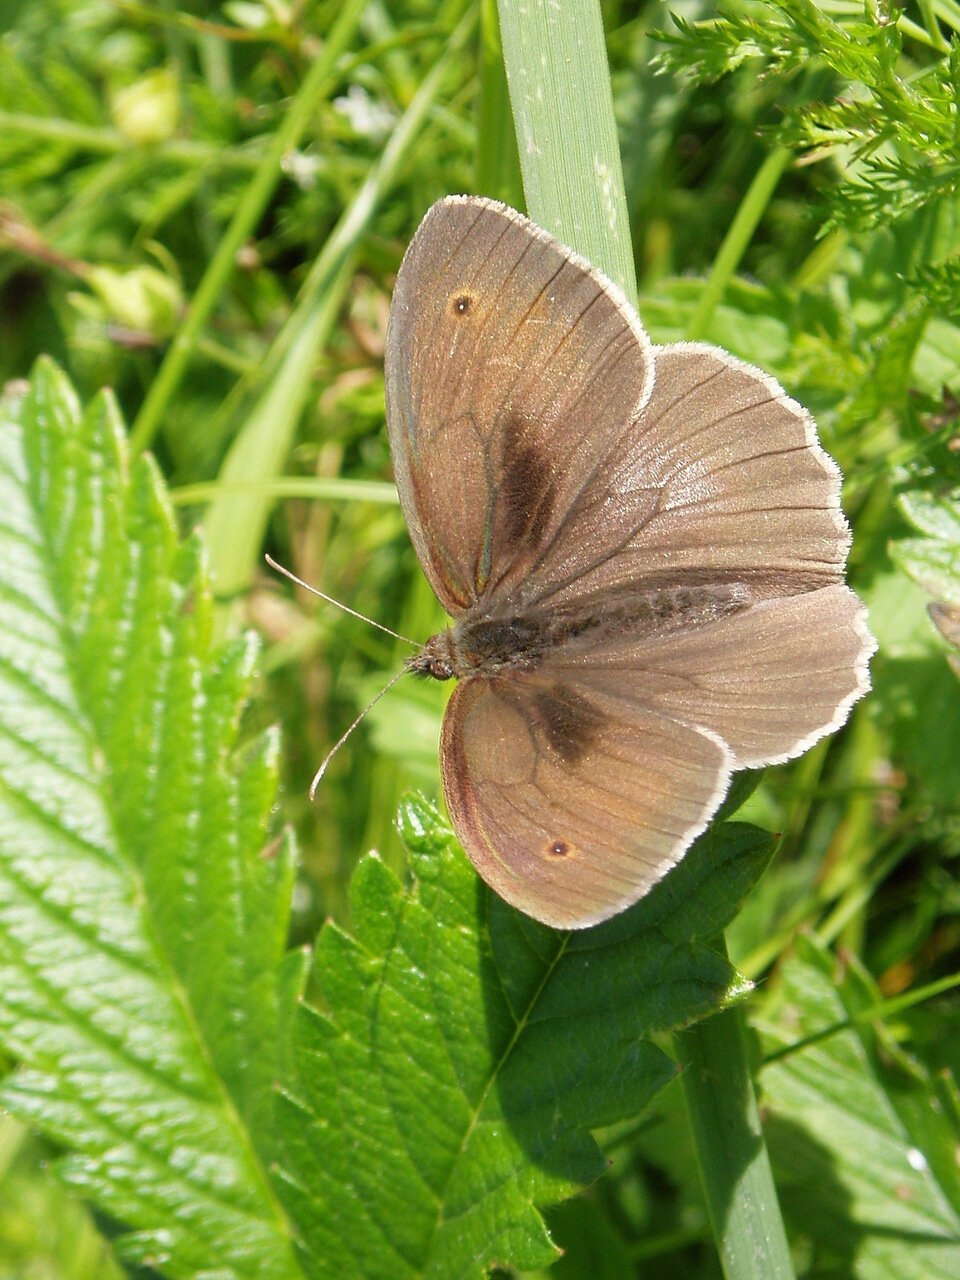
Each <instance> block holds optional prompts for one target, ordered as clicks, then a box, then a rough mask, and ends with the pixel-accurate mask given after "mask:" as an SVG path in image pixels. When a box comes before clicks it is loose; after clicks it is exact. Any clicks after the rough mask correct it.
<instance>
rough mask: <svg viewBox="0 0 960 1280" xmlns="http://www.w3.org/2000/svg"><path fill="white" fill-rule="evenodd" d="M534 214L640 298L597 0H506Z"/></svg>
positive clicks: (507, 56) (515, 103)
mask: <svg viewBox="0 0 960 1280" xmlns="http://www.w3.org/2000/svg"><path fill="white" fill-rule="evenodd" d="M498 8H499V12H500V34H501V38H502V41H503V59H504V64H505V66H506V68H507V83H508V84H509V86H510V103H511V106H512V108H513V120H514V127H515V129H516V134H517V146H518V149H519V152H520V168H521V171H522V173H523V189H524V192H525V193H526V197H527V212H528V213H529V214H530V217H531V218H533V220H534V221H535V222H538V223H540V225H541V226H543V227H546V228H547V230H548V231H551V232H552V233H553V234H554V235H555V236H556V237H557V238H558V239H559V240H562V241H563V243H564V244H568V245H570V246H571V247H572V248H574V249H577V250H578V251H579V252H580V253H582V254H583V255H584V257H585V258H588V259H589V260H590V261H591V262H592V263H593V264H594V266H597V267H599V268H600V269H601V270H602V271H605V272H606V273H607V275H608V276H609V277H610V278H611V280H615V281H616V283H617V284H619V285H620V287H621V288H622V289H623V291H624V292H625V293H626V295H627V297H628V298H635V297H636V294H637V284H636V272H635V270H634V265H633V250H632V248H631V244H630V224H629V221H628V217H627V199H626V195H625V194H624V189H623V169H622V166H621V164H620V148H619V144H618V142H617V126H616V121H615V120H614V116H613V96H612V94H611V91H610V69H609V66H608V63H607V51H606V45H605V43H604V36H603V23H602V21H601V17H600V6H599V5H598V4H597V3H596V0H564V3H563V4H556V3H553V2H552V0H524V2H523V3H518V2H517V0H500V4H499V6H498Z"/></svg>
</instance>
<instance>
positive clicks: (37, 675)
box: [0, 362, 297, 1278]
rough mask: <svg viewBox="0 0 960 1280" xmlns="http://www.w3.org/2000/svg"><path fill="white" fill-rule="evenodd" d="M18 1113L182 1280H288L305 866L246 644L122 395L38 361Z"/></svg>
mask: <svg viewBox="0 0 960 1280" xmlns="http://www.w3.org/2000/svg"><path fill="white" fill-rule="evenodd" d="M0 511H2V516H0V563H2V564H3V584H2V587H0V637H2V639H0V1039H2V1043H3V1045H4V1047H5V1049H6V1051H7V1052H8V1053H9V1054H11V1055H12V1056H14V1057H15V1058H16V1059H18V1061H19V1066H18V1067H17V1069H16V1071H14V1073H13V1074H12V1075H10V1076H9V1077H8V1078H7V1079H6V1081H5V1082H4V1085H3V1088H2V1092H0V1100H2V1102H3V1104H4V1105H5V1106H7V1107H9V1108H10V1109H11V1110H12V1111H13V1112H15V1113H16V1114H18V1115H19V1116H21V1117H22V1118H24V1119H26V1120H29V1121H30V1123H32V1124H33V1125H35V1126H36V1127H37V1128H39V1129H41V1130H43V1131H44V1132H45V1133H47V1134H48V1135H50V1136H51V1137H52V1138H54V1139H55V1140H57V1141H58V1142H60V1143H61V1144H63V1145H64V1146H65V1147H66V1148H67V1154H66V1155H65V1157H64V1158H63V1160H62V1161H61V1163H60V1166H59V1168H60V1173H61V1175H62V1176H63V1177H64V1178H65V1179H66V1180H67V1181H68V1182H69V1183H70V1184H71V1185H72V1186H74V1187H75V1188H76V1189H78V1190H80V1191H81V1192H83V1194H84V1195H86V1196H88V1197H89V1198H90V1199H92V1200H93V1201H94V1203H95V1204H97V1205H98V1206H99V1207H100V1208H101V1210H103V1211H105V1212H106V1213H108V1214H109V1215H110V1216H111V1217H112V1218H114V1219H116V1220H117V1221H118V1222H120V1223H123V1224H125V1227H126V1228H127V1229H126V1230H125V1231H124V1232H122V1233H121V1234H120V1236H119V1238H118V1240H117V1241H116V1248H117V1250H118V1252H119V1253H120V1255H121V1256H123V1257H124V1258H126V1259H127V1260H128V1261H130V1262H132V1263H142V1264H149V1265H151V1266H154V1267H156V1268H158V1269H161V1270H163V1272H164V1273H165V1274H167V1275H170V1276H193V1275H196V1274H198V1273H200V1272H209V1273H210V1274H216V1275H218V1276H223V1277H238V1278H239V1277H244V1276H258V1277H264V1276H269V1277H277V1278H280V1277H290V1276H295V1275H296V1274H297V1268H296V1265H295V1262H294V1260H293V1255H292V1252H291V1249H290V1245H289V1239H288V1233H287V1228H286V1223H285V1220H284V1218H283V1215H282V1212H281V1210H280V1208H279V1206H278V1204H277V1202H276V1200H275V1198H274V1196H273V1194H272V1191H271V1188H270V1184H269V1182H268V1180H267V1178H266V1175H265V1172H264V1166H265V1162H266V1161H267V1160H268V1159H269V1158H270V1146H269V1143H270V1138H271V1134H272V1128H271V1126H270V1124H269V1123H267V1120H268V1116H269V1111H270V1107H271V1105H272V1103H271V1093H270V1089H271V1085H272V1084H273V1081H274V1079H275V1071H276V1065H277V1051H278V1050H277V1028H278V1021H279V1019H280V1017H281V1010H280V1009H279V1008H278V1000H277V996H276V991H277V989H278V968H279V966H280V963H281V959H282V952H283V945H284V940H285V932H286V904H287V900H288V896H289V887H290V876H291V865H292V859H291V851H290V849H289V848H288V847H287V845H286V844H285V843H281V845H280V847H279V848H278V849H277V850H276V851H274V854H273V856H272V857H271V858H262V857H260V856H259V848H260V844H261V843H262V832H263V828H264V821H265V817H266V813H267V811H268V809H269V806H270V805H271V803H272V800H273V794H274V789H275V777H274V756H275V753H276V744H275V742H274V740H273V739H272V738H270V737H268V738H265V739H262V740H261V741H259V742H258V743H255V744H253V745H252V746H251V747H250V748H249V749H248V750H247V751H246V752H245V753H244V755H243V758H242V759H241V760H240V761H239V762H237V761H233V762H231V759H230V753H231V751H232V750H233V748H234V746H235V738H236V728H237V717H238V714H239V708H240V705H241V700H242V698H243V696H244V693H245V690H246V687H247V682H248V680H249V678H250V672H251V664H252V658H253V650H252V648H251V646H250V644H249V643H247V642H246V641H244V642H241V643H238V644H235V645H233V646H232V647H230V648H228V649H225V650H222V651H220V652H219V653H212V652H211V651H210V638H209V637H210V627H209V622H210V601H209V598H208V596H207V593H206V589H205V586H204V584H203V579H202V574H201V573H200V572H199V557H198V553H197V548H196V546H195V544H192V543H188V544H187V545H186V546H180V545H179V544H178V542H177V539H176V536H175V533H174V528H173V524H172V521H171V518H170V514H169V511H168V508H167V506H166V501H165V498H164V495H163V492H162V488H161V485H160V483H159V480H158V477H157V473H156V470H155V468H154V467H153V466H152V464H151V463H150V462H149V461H146V460H143V461H140V462H138V463H137V464H136V466H135V467H134V468H133V471H132V473H131V474H128V464H127V458H126V455H125V450H124V441H123V435H122V432H121V429H120V424H119V422H118V418H117V414H116V410H115V408H114V406H113V403H112V401H111V400H110V399H109V397H106V396H102V397H100V398H99V399H98V400H97V401H95V402H94V403H93V404H92V405H91V406H90V408H89V409H88V410H87V412H86V413H84V414H81V412H80V409H79V406H78V404H77V402H76V399H75V397H74V395H73V392H72V390H71V388H70V387H69V385H68V384H67V382H66V380H65V379H64V378H63V376H62V374H60V373H59V372H58V371H57V370H56V368H54V367H53V366H52V365H51V364H49V363H46V362H43V363H40V364H39V365H38V366H37V368H36V370H35V372H34V375H33V378H32V382H31V387H30V391H29V394H28V395H27V396H26V398H25V399H24V400H23V401H22V402H21V403H20V404H16V403H14V402H11V401H7V402H5V403H4V405H3V421H2V422H0Z"/></svg>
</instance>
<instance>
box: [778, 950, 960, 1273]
mask: <svg viewBox="0 0 960 1280" xmlns="http://www.w3.org/2000/svg"><path fill="white" fill-rule="evenodd" d="M782 977H783V983H784V991H783V999H784V1001H785V1004H786V1007H785V1010H783V1011H782V1012H785V1013H786V1014H787V1017H785V1018H781V1019H780V1020H779V1026H778V1028H777V1029H776V1030H774V1029H773V1028H771V1027H767V1028H766V1029H765V1032H766V1045H767V1049H768V1051H770V1050H771V1049H772V1048H777V1049H782V1048H783V1047H784V1046H785V1045H786V1044H787V1043H788V1033H787V1031H786V1030H785V1028H786V1027H787V1026H789V1027H790V1028H791V1030H790V1036H791V1038H792V1041H794V1042H795V1041H801V1040H805V1039H806V1038H807V1037H815V1036H817V1034H818V1033H819V1032H822V1031H824V1030H825V1029H827V1028H831V1027H835V1026H836V1025H837V1024H839V1023H843V1022H844V1021H845V1020H846V1019H847V1018H848V1017H850V1016H852V1015H853V1014H855V1013H856V1012H858V1011H859V1006H860V1004H861V1000H860V998H859V993H858V991H857V990H856V985H857V984H856V980H854V981H853V982H851V980H850V979H849V978H847V979H845V978H844V977H843V975H842V974H838V972H837V962H836V960H835V958H833V957H832V956H831V955H830V954H829V953H828V952H826V951H824V950H822V949H820V948H819V947H818V946H816V945H815V944H814V943H813V942H811V941H810V940H805V939H800V941H799V945H798V956H797V958H796V959H794V960H791V961H790V962H789V963H788V964H787V965H786V966H785V968H784V972H783V975H782ZM868 1035H869V1033H868V1031H867V1029H866V1028H865V1027H853V1026H851V1027H849V1028H848V1029H844V1030H839V1031H836V1032H834V1034H831V1035H829V1036H827V1037H826V1038H824V1039H821V1040H817V1041H814V1042H811V1043H809V1044H807V1045H806V1046H805V1047H800V1048H798V1049H797V1050H796V1051H795V1052H792V1053H790V1054H788V1055H787V1056H784V1057H783V1058H781V1059H779V1060H777V1061H774V1062H772V1063H770V1064H769V1065H767V1066H766V1067H765V1068H764V1069H763V1071H762V1073H761V1077H760V1082H761V1086H762V1090H763V1096H764V1109H765V1113H766V1122H765V1131H766V1134H767V1143H768V1146H769V1148H770V1153H771V1156H772V1159H773V1162H774V1168H775V1169H776V1170H777V1172H778V1185H779V1187H780V1190H781V1195H782V1199H783V1202H784V1207H785V1209H786V1210H787V1212H788V1215H789V1216H790V1217H791V1218H793V1220H794V1222H795V1223H796V1224H797V1226H798V1228H799V1230H800V1231H802V1233H803V1234H804V1236H805V1237H806V1238H807V1240H808V1242H809V1247H810V1248H811V1249H812V1251H813V1255H814V1271H815V1272H816V1274H823V1275H827V1274H831V1275H843V1276H848V1277H852V1278H855V1280H889V1278H890V1277H891V1276H896V1277H898V1280H952V1278H953V1277H955V1276H956V1275H958V1274H960V1214H958V1212H957V1209H956V1208H955V1207H954V1206H953V1205H952V1204H951V1202H950V1199H949V1196H948V1194H947V1193H946V1192H945V1190H944V1188H943V1187H942V1186H941V1185H940V1184H939V1183H938V1181H937V1178H936V1176H935V1173H934V1172H933V1170H932V1169H931V1167H930V1165H929V1164H928V1162H927V1159H926V1157H925V1156H924V1154H923V1153H922V1152H921V1151H920V1150H919V1148H918V1147H917V1146H916V1145H915V1142H914V1140H913V1138H912V1135H911V1133H910V1131H909V1129H908V1128H907V1126H906V1125H905V1124H904V1122H903V1120H902V1119H901V1116H900V1114H899V1113H898V1108H897V1106H896V1105H895V1104H894V1102H893V1100H892V1098H891V1095H890V1093H889V1090H888V1088H887V1087H886V1086H885V1083H884V1081H883V1079H882V1078H881V1076H880V1075H879V1073H878V1071H877V1069H876V1066H875V1064H874V1062H873V1061H872V1056H871V1053H870V1052H869V1049H868V1047H867V1044H866V1040H865V1037H867V1036H868ZM929 1120H930V1122H931V1123H933V1122H934V1117H933V1116H930V1117H929ZM939 1126H940V1128H941V1129H942V1130H943V1131H944V1138H945V1140H946V1141H947V1142H948V1143H949V1144H950V1145H952V1146H953V1147H954V1149H955V1147H956V1141H957V1134H956V1133H955V1132H954V1133H952V1134H951V1133H950V1131H949V1121H948V1119H947V1118H946V1116H945V1115H943V1114H941V1116H940V1120H939Z"/></svg>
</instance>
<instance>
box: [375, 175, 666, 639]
mask: <svg viewBox="0 0 960 1280" xmlns="http://www.w3.org/2000/svg"><path fill="white" fill-rule="evenodd" d="M650 350H651V348H650V342H649V339H648V338H647V336H646V334H645V333H644V330H643V328H642V326H641V324H640V321H639V319H638V318H637V316H636V314H635V312H634V311H633V310H632V309H631V308H630V307H629V306H628V305H627V303H626V300H625V299H624V298H623V296H622V295H621V294H620V292H619V290H617V289H616V287H615V286H614V285H612V284H611V283H610V282H609V281H607V280H605V279H604V278H603V277H602V276H600V275H599V273H597V272H596V271H594V270H593V268H591V267H590V266H589V264H588V263H586V262H585V261H584V260H583V259H581V258H579V257H577V255H576V254H573V253H572V252H571V251H570V250H568V249H565V248H563V246H561V245H560V244H558V243H557V241H555V240H554V239H553V237H552V236H549V235H548V234H547V233H546V232H544V231H542V230H541V229H540V228H539V227H536V226H534V224H533V223H531V222H529V221H528V220H527V219H526V218H523V217H522V216H521V215H520V214H518V213H516V212H515V211H514V210H513V209H509V208H507V207H506V206H505V205H500V204H497V203H496V202H495V201H491V200H482V199H475V198H470V197H451V198H449V199H446V200H441V201H440V202H439V203H438V204H436V205H434V206H433V207H432V208H431V209H430V210H429V211H428V213H427V215H426V217H425V218H424V219H423V222H422V223H421V225H420V228H419V230H418V231H417V234H416V235H415V236H414V239H413V241H412V242H411V244H410V247H409V249H408V250H407V253H406V255H405V257H404V260H403V263H402V265H401V267H400V273H399V276H398V278H397V284H396V288H395V290H394V296H393V303H392V307H391V316H390V324H389V328H388V332H387V345H386V353H385V362H384V363H385V380H386V403H387V426H388V431H389V435H390V447H391V451H392V454H393V461H394V471H395V474H396V480H397V487H398V489H399V492H400V500H401V504H402V506H403V512H404V516H405V517H406V521H407V525H408V527H409V529H410V535H411V538H412V540H413V544H414V547H415V549H416V551H417V554H418V556H419V558H420V562H421V564H422V565H423V568H424V571H425V572H426V574H427V577H428V578H429V579H430V582H431V585H432V586H433V589H434V591H435V592H436V594H437V596H438V597H439V599H440V602H441V603H442V604H443V606H444V607H445V608H446V610H447V611H448V612H449V613H451V614H452V615H453V616H455V617H458V616H460V615H461V614H463V613H464V612H465V611H466V610H467V609H469V608H470V607H471V606H475V607H482V606H483V603H484V602H485V601H489V600H491V599H494V598H497V597H502V596H503V595H504V594H505V593H506V592H508V591H509V589H510V584H512V583H517V582H521V581H523V580H524V578H525V576H526V572H527V566H529V565H531V564H533V563H534V562H536V561H537V560H538V559H539V558H540V557H542V556H544V555H547V554H549V552H548V548H549V543H550V539H551V537H552V536H553V531H554V530H555V528H556V527H557V525H558V523H559V522H560V520H562V519H563V515H564V513H565V512H566V511H568V510H569V509H570V507H571V504H572V503H573V502H574V500H575V498H576V495H577V494H578V492H580V491H581V490H582V488H583V486H584V485H585V484H587V483H588V481H589V477H590V476H591V475H592V474H593V472H594V471H595V470H596V468H597V466H598V465H599V463H600V461H601V460H602V459H604V458H606V457H607V456H608V455H610V454H612V453H615V452H617V451H618V450H619V449H620V447H621V442H622V441H623V439H624V437H625V435H626V434H627V433H628V432H629V430H630V427H631V424H632V422H633V420H634V418H635V417H636V414H637V413H638V411H639V409H640V408H641V406H642V405H643V403H644V402H645V400H646V398H647V396H648V394H649V389H650V379H651V369H652V361H651V356H650Z"/></svg>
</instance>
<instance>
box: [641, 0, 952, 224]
mask: <svg viewBox="0 0 960 1280" xmlns="http://www.w3.org/2000/svg"><path fill="white" fill-rule="evenodd" d="M717 8H718V11H719V17H717V18H713V19H709V20H705V21H703V22H699V23H692V22H690V21H688V20H685V19H684V18H682V17H676V16H675V17H674V22H675V24H676V27H677V31H678V32H679V34H676V33H674V34H671V33H669V32H667V31H664V32H663V33H662V34H661V39H662V40H663V41H664V42H665V43H666V44H667V45H668V50H667V52H665V53H664V55H663V56H662V65H663V67H664V68H669V69H670V70H671V71H685V72H687V73H689V74H691V75H692V76H694V77H695V78H696V79H697V80H699V81H701V82H703V83H711V82H713V81H715V80H717V79H719V78H720V77H721V76H723V75H726V74H727V73H729V72H731V71H735V70H737V69H738V68H740V67H743V66H744V65H747V64H750V63H755V64H759V65H760V66H761V67H762V71H763V75H764V77H765V78H767V79H774V78H776V79H777V80H779V81H780V82H781V83H780V86H779V87H780V88H781V91H782V90H783V87H784V82H791V81H793V82H796V81H799V82H800V83H799V84H798V85H797V90H798V91H797V92H796V93H795V94H794V95H793V100H792V101H791V100H790V99H788V100H787V101H786V102H785V103H784V119H783V121H782V123H781V124H780V125H779V126H778V127H777V135H778V137H779V139H780V140H781V142H783V143H784V144H785V145H786V146H788V147H790V148H791V149H792V150H795V151H796V152H798V153H799V154H800V155H801V156H804V157H805V158H807V159H817V160H820V159H823V158H824V156H825V155H830V156H832V157H835V158H837V159H838V160H840V162H841V163H844V159H843V157H844V156H845V155H846V156H848V157H849V159H848V160H847V161H846V163H847V164H849V165H851V166H852V168H853V170H854V173H853V175H852V180H851V181H848V182H846V183H844V184H842V185H840V186H838V187H836V188H835V189H834V192H833V200H832V202H831V208H830V212H829V215H828V218H827V220H826V222H825V224H824V229H829V228H831V227H834V226H841V225H842V226H847V227H852V228H857V229H861V230H866V229H870V228H874V227H879V226H882V225H884V224H885V223H887V222H889V221H893V220H896V219H897V218H900V217H903V216H904V215H906V214H908V213H910V212H912V211H914V210H917V209H921V208H923V207H924V206H926V205H928V204H930V203H931V202H932V201H934V200H936V199H938V198H941V197H943V198H948V197H951V196H953V195H955V194H956V192H957V190H958V188H960V164H958V162H957V158H956V152H955V139H956V103H957V96H958V93H960V49H958V48H957V47H956V46H953V47H952V48H949V47H948V46H947V45H946V43H945V41H944V40H943V37H942V36H941V35H940V34H939V32H937V31H936V28H934V31H932V32H931V31H925V30H923V29H918V28H916V27H915V26H914V25H913V24H909V26H908V24H906V23H904V24H901V23H900V22H898V21H897V18H898V12H899V10H898V6H896V5H895V4H888V3H886V0H880V2H879V3H877V4H875V5H869V6H867V9H866V12H865V13H864V14H863V15H862V16H861V15H858V16H855V9H854V6H849V7H847V8H846V11H844V10H842V9H841V10H840V13H839V16H836V17H835V16H833V15H832V14H831V13H830V12H829V10H828V9H827V8H826V7H821V6H820V5H818V4H817V3H815V0H782V2H781V0H777V3H774V2H773V0H760V2H759V3H750V4H732V3H721V4H719V5H718V6H717ZM904 30H906V31H907V32H908V34H909V36H910V39H911V43H913V42H919V44H920V49H921V51H922V54H926V53H927V52H928V51H929V49H930V46H933V48H934V49H935V50H936V54H937V56H936V57H935V58H933V59H930V60H929V62H928V63H927V65H926V66H925V67H922V68H921V67H919V66H918V67H916V68H909V69H908V68H907V67H905V66H903V65H902V64H901V58H902V54H903V35H904ZM824 74H826V76H828V77H829V80H828V83H830V82H832V84H833V85H834V86H836V88H837V90H838V93H837V96H836V97H830V95H829V93H828V92H824V90H823V88H821V89H820V90H819V92H818V93H817V100H816V101H814V102H813V103H811V102H810V101H809V88H810V82H811V81H813V80H814V79H815V78H816V77H817V76H818V75H819V76H820V77H821V83H822V78H823V76H824Z"/></svg>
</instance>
